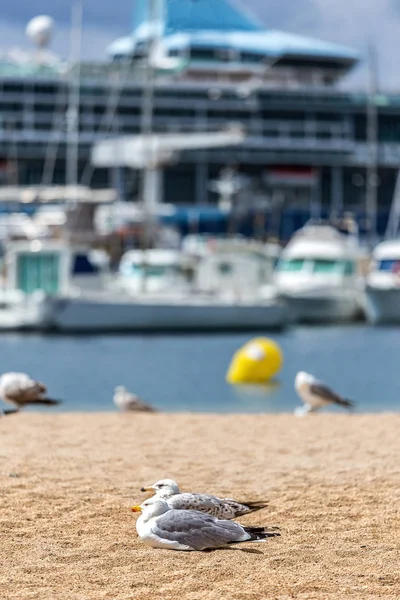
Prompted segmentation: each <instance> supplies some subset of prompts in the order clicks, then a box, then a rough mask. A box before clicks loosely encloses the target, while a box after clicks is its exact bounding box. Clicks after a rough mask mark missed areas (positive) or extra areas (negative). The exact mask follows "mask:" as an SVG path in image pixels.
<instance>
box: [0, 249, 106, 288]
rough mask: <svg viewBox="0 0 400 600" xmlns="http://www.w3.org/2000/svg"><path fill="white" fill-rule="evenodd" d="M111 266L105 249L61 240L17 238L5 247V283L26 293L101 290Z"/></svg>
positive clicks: (8, 286)
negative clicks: (16, 240) (24, 239)
mask: <svg viewBox="0 0 400 600" xmlns="http://www.w3.org/2000/svg"><path fill="white" fill-rule="evenodd" d="M108 267H109V259H108V255H107V254H106V253H105V252H104V251H102V250H92V249H90V248H87V247H84V246H70V245H68V244H66V243H63V242H59V241H52V240H51V241H50V240H43V241H41V240H33V241H18V242H12V243H9V244H8V245H7V247H6V254H5V272H6V281H7V283H6V287H7V289H10V290H20V291H21V292H23V293H24V294H25V295H30V294H33V293H34V292H38V291H41V292H44V293H45V294H49V295H57V294H69V293H71V292H76V293H79V292H80V291H92V290H93V291H94V290H98V289H100V288H101V287H102V286H103V282H104V277H105V276H106V274H108Z"/></svg>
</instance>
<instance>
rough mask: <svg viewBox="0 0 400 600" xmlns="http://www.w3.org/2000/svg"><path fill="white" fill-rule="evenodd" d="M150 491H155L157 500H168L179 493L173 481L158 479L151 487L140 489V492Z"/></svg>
mask: <svg viewBox="0 0 400 600" xmlns="http://www.w3.org/2000/svg"><path fill="white" fill-rule="evenodd" d="M152 490H154V491H155V493H156V494H155V496H156V497H157V498H170V497H171V496H174V495H175V494H179V493H180V490H179V486H178V484H177V483H176V481H174V480H173V479H160V480H159V481H156V482H155V483H153V485H148V486H145V487H142V489H141V491H142V492H150V491H152Z"/></svg>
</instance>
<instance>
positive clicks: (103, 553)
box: [0, 413, 400, 600]
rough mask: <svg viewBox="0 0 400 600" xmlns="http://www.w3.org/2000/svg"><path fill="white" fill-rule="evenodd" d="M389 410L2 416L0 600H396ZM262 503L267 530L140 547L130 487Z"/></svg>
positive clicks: (399, 487)
mask: <svg viewBox="0 0 400 600" xmlns="http://www.w3.org/2000/svg"><path fill="white" fill-rule="evenodd" d="M399 431H400V415H390V414H387V415H365V416H362V415H352V416H348V415H332V414H325V415H312V416H311V417H308V418H305V419H297V418H295V417H293V416H292V415H273V416H270V415H261V416H258V415H257V416H256V415H254V416H250V415H244V416H241V415H234V416H233V415H232V416H230V415H228V416H210V415H183V414H181V415H177V414H175V415H166V414H165V415H162V414H159V415H137V414H130V415H123V414H121V415H120V414H98V413H96V414H76V413H73V414H57V415H51V414H37V413H36V414H35V413H26V414H20V415H16V416H14V415H13V416H9V417H6V418H2V419H0V440H1V447H0V457H1V460H0V479H1V487H0V506H1V511H0V528H1V552H0V598H1V599H2V600H9V599H10V600H11V599H13V600H26V599H29V600H33V599H38V600H39V599H40V600H61V599H63V600H64V599H65V600H92V599H93V600H100V599H102V598H109V599H112V600H128V599H135V600H145V599H150V598H152V599H154V598H160V599H161V598H162V599H165V600H175V599H177V598H179V599H183V598H184V599H188V600H211V599H212V600H220V599H224V600H225V599H226V600H228V599H229V600H258V599H260V600H261V599H265V598H273V599H276V600H278V599H279V600H286V599H293V598H296V599H301V600H303V599H321V600H322V599H324V600H326V599H331V598H341V599H343V598H359V599H360V600H361V599H362V600H369V599H375V598H393V599H398V598H400V545H399V542H400V521H399V509H400V468H399V460H400V436H399ZM162 477H171V478H174V479H176V480H177V481H178V482H179V483H180V485H181V487H182V488H183V489H185V490H190V491H208V492H212V493H215V494H219V495H229V496H233V497H235V498H237V499H239V500H246V499H248V500H265V499H267V500H268V501H269V505H268V507H267V508H265V509H264V510H262V511H259V512H257V513H253V514H251V515H247V516H246V517H242V518H241V519H240V522H242V523H244V524H253V525H266V526H279V527H280V528H281V537H280V538H273V539H269V540H267V541H266V542H265V543H263V544H251V543H247V544H242V545H240V546H236V547H234V548H232V549H229V550H222V551H215V552H210V553H194V552H192V553H184V552H172V551H167V550H154V549H152V548H148V547H146V546H144V545H143V543H142V542H141V541H140V540H139V539H138V537H137V535H136V529H135V520H136V518H137V517H136V515H134V514H133V513H131V512H130V506H131V505H132V504H133V503H134V504H136V503H138V502H140V501H142V500H143V499H144V495H143V494H141V493H140V492H139V489H140V487H141V486H142V485H143V484H148V483H152V482H153V481H155V480H157V479H159V478H162Z"/></svg>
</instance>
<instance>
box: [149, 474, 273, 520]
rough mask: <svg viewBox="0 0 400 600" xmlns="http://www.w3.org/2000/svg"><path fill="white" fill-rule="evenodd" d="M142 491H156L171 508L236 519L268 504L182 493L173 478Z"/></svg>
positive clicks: (156, 496)
mask: <svg viewBox="0 0 400 600" xmlns="http://www.w3.org/2000/svg"><path fill="white" fill-rule="evenodd" d="M141 491H142V492H150V491H154V492H155V496H154V498H159V499H160V500H165V501H166V503H167V504H168V506H169V508H173V509H176V510H197V511H200V512H204V513H208V514H210V515H213V516H214V517H218V518H220V519H235V518H236V517H240V516H242V515H246V514H248V513H250V512H254V511H256V510H261V509H262V508H265V507H266V506H267V503H266V502H246V503H242V502H238V501H237V500H233V499H232V498H218V497H217V496H212V495H211V494H193V493H191V492H185V493H182V492H181V491H180V489H179V487H178V484H177V483H176V481H173V479H160V481H156V483H153V485H148V486H146V487H142V489H141Z"/></svg>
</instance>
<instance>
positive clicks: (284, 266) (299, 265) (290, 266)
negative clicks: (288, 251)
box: [277, 258, 305, 271]
mask: <svg viewBox="0 0 400 600" xmlns="http://www.w3.org/2000/svg"><path fill="white" fill-rule="evenodd" d="M304 263H305V260H304V259H303V258H292V259H291V260H280V261H279V262H278V267H277V269H278V271H301V270H302V269H303V267H304Z"/></svg>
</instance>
